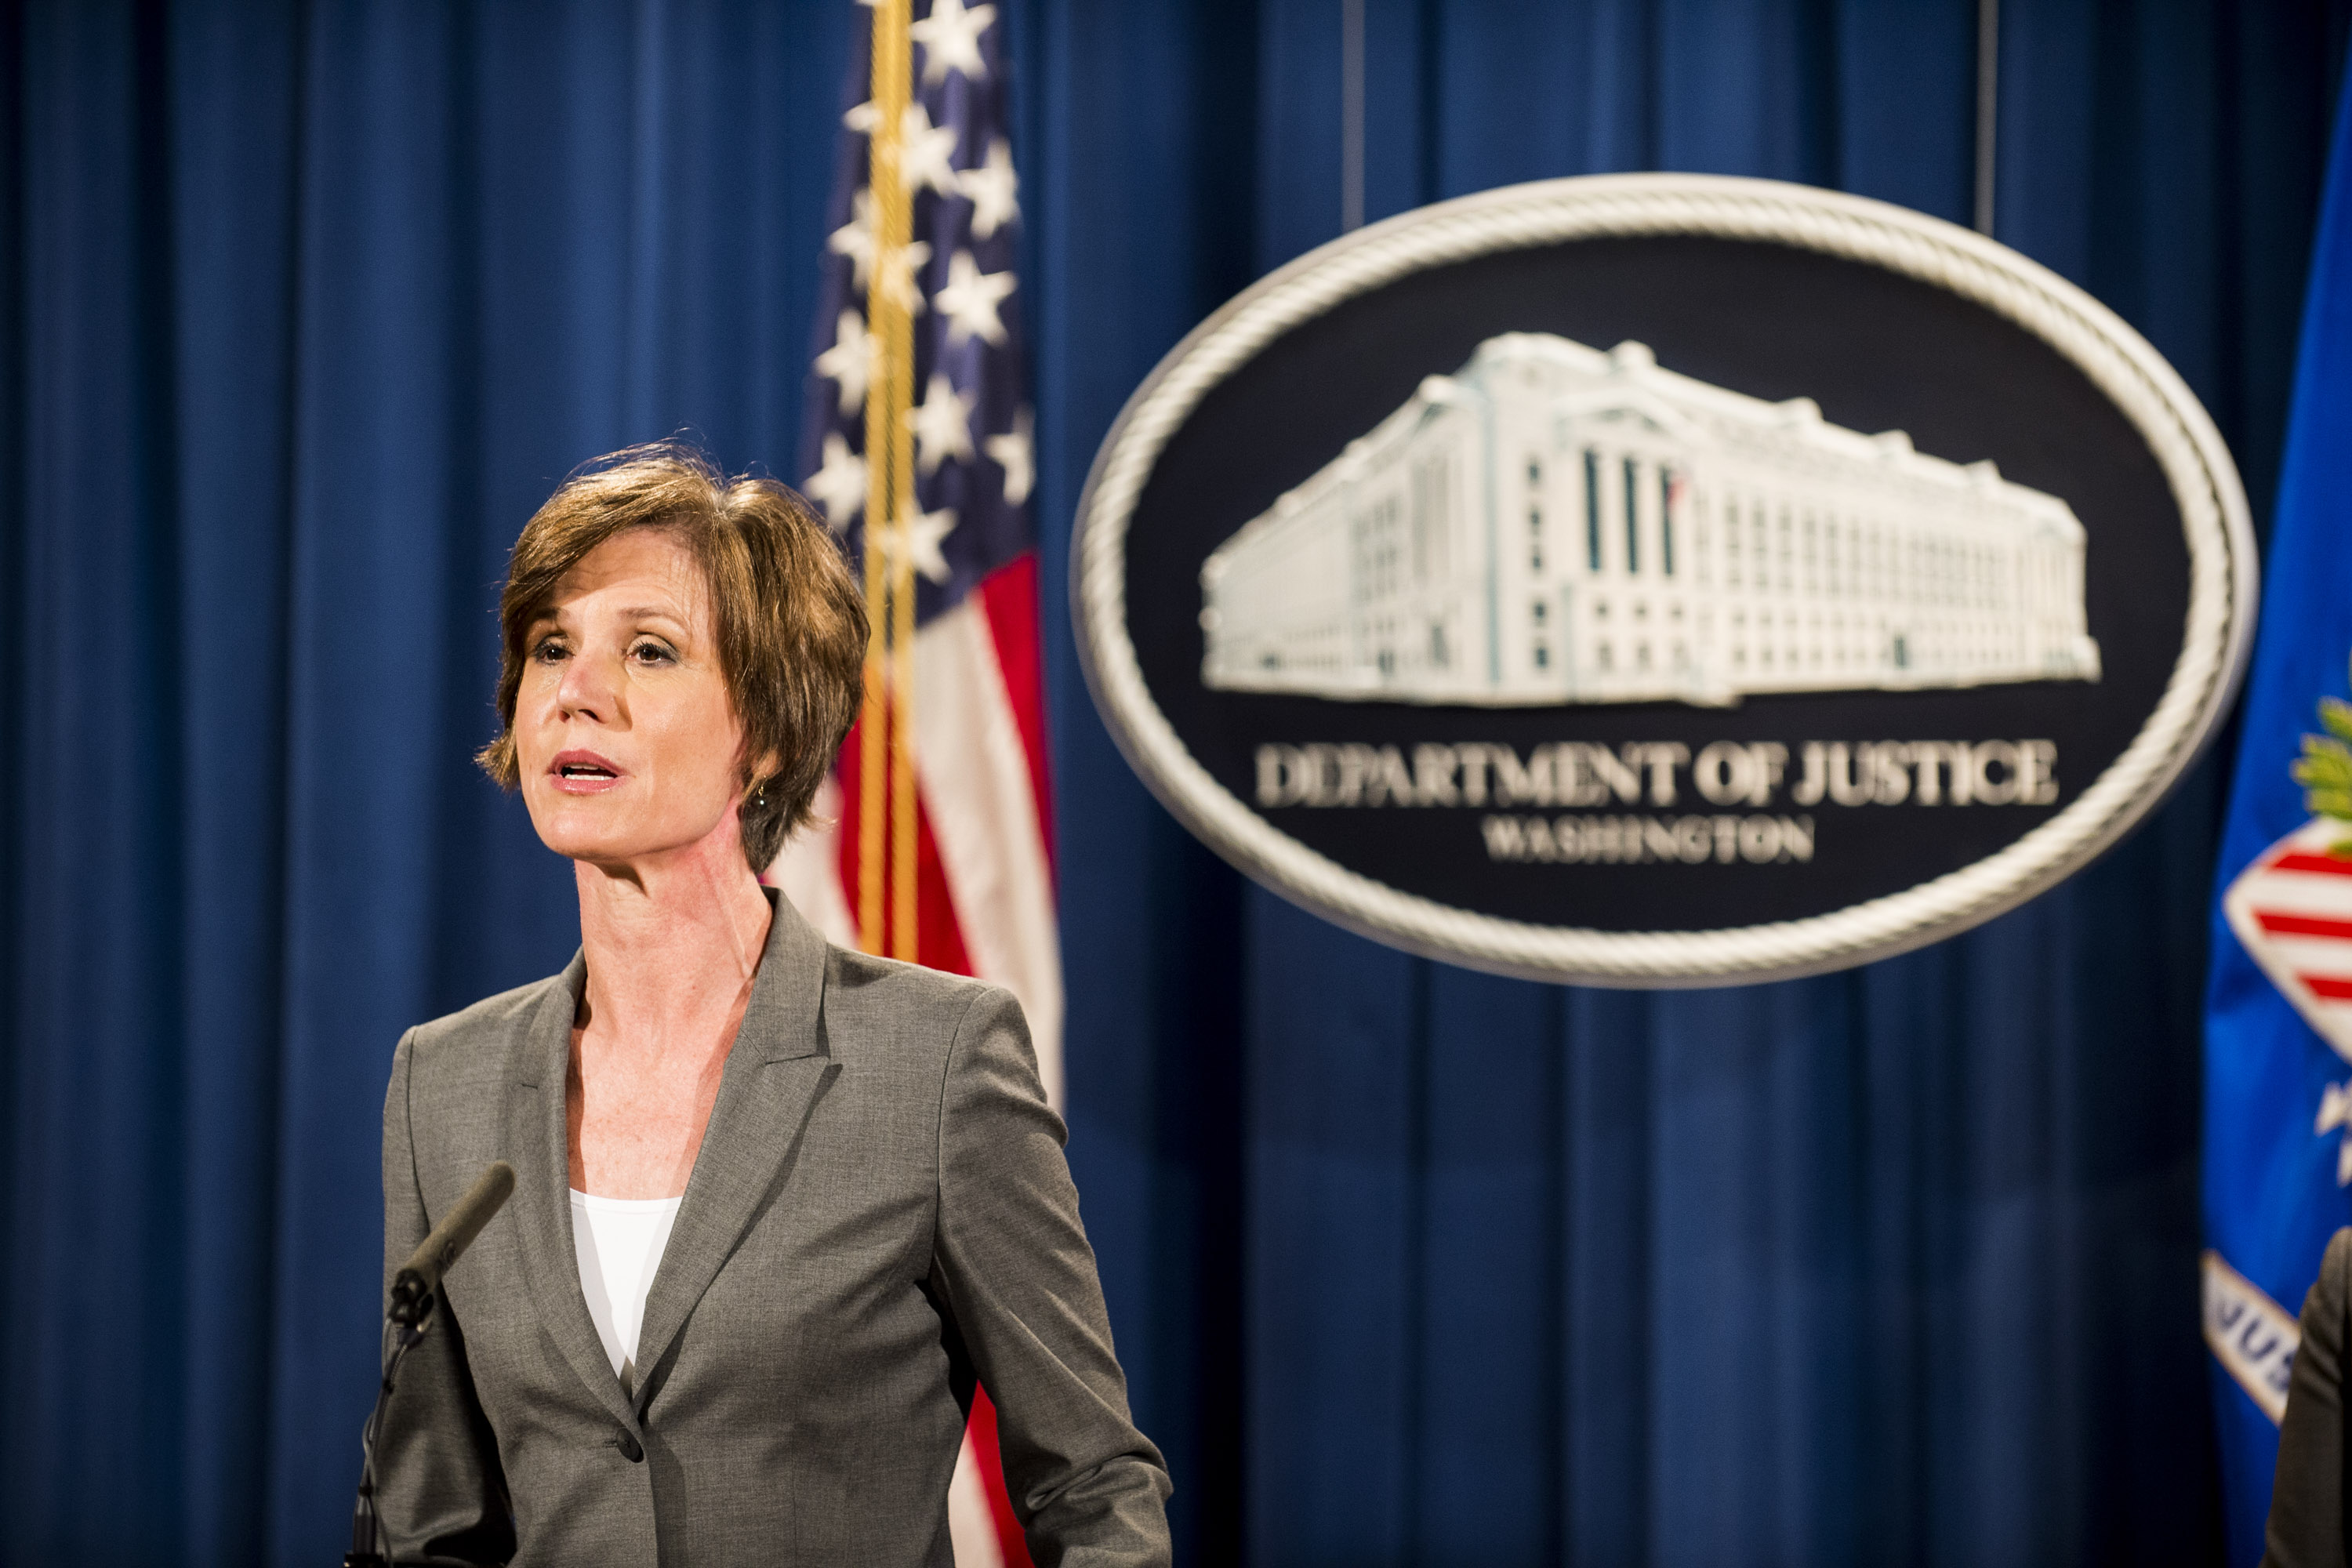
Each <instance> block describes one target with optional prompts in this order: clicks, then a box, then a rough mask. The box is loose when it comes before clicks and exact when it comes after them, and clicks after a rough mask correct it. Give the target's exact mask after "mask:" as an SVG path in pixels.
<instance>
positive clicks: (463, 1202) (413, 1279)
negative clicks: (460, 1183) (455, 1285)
mask: <svg viewBox="0 0 2352 1568" xmlns="http://www.w3.org/2000/svg"><path fill="white" fill-rule="evenodd" d="M514 1184H515V1175H514V1167H513V1166H512V1165H509V1164H508V1163H506V1162H505V1161H504V1160H497V1161H493V1162H492V1163H491V1164H490V1167H489V1168H488V1170H486V1171H484V1172H483V1173H481V1174H480V1175H479V1176H478V1177H477V1178H476V1179H475V1181H474V1184H473V1185H472V1186H471V1187H469V1188H467V1190H466V1195H465V1196H464V1197H462V1198H459V1199H458V1200H457V1206H456V1207H455V1208H452V1209H451V1210H450V1211H449V1212H448V1213H447V1214H446V1215H442V1216H441V1223H440V1224H439V1225H436V1226H434V1227H433V1234H432V1235H430V1236H428V1237H425V1242H424V1245H423V1246H421V1247H418V1248H417V1249H416V1250H415V1252H414V1253H412V1254H411V1255H410V1256H409V1259H408V1261H407V1262H406V1263H404V1264H403V1265H402V1266H401V1269H400V1272H399V1273H397V1274H394V1276H393V1277H392V1304H391V1306H390V1307H389V1308H387V1309H386V1310H385V1311H384V1316H385V1317H387V1318H389V1319H391V1320H392V1321H394V1322H395V1323H398V1324H399V1325H400V1326H401V1327H402V1328H404V1329H414V1328H415V1327H416V1326H417V1325H418V1324H419V1323H422V1322H423V1321H425V1319H426V1318H428V1317H430V1316H432V1314H433V1298H434V1296H435V1295H436V1293H437V1292H438V1291H439V1290H440V1289H441V1276H442V1275H443V1274H445V1273H446V1272H447V1271H448V1268H449V1266H450V1265H451V1264H453V1263H455V1262H457V1257H458V1255H459V1254H460V1253H462V1252H464V1251H465V1250H466V1248H467V1247H470V1246H472V1245H473V1241H474V1237H478V1236H479V1235H481V1234H482V1227H483V1226H486V1225H488V1224H489V1223H490V1216H491V1215H494V1214H496V1213H498V1212H499V1208H500V1207H502V1206H503V1205H505V1203H506V1201H507V1198H508V1196H509V1194H512V1193H513V1192H514Z"/></svg>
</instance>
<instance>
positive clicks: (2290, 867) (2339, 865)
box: [2271, 855, 2352, 877]
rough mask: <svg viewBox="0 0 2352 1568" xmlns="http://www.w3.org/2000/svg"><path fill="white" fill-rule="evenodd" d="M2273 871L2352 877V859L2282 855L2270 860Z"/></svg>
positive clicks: (2331, 856)
mask: <svg viewBox="0 0 2352 1568" xmlns="http://www.w3.org/2000/svg"><path fill="white" fill-rule="evenodd" d="M2271 869H2272V870H2273V871H2313V872H2317V873H2319V874H2321V875H2323V876H2329V877H2352V860H2340V859H2338V858H2336V857H2335V856H2333V855H2282V856H2280V857H2279V858H2277V859H2276V860H2273V862H2271Z"/></svg>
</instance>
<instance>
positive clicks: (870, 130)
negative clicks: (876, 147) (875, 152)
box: [841, 98, 882, 136]
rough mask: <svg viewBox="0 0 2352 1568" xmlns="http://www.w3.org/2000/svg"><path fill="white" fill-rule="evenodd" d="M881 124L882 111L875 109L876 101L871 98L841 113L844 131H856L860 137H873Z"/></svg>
mask: <svg viewBox="0 0 2352 1568" xmlns="http://www.w3.org/2000/svg"><path fill="white" fill-rule="evenodd" d="M881 122H882V115H881V111H880V110H877V109H876V108H875V107H874V100H872V99H870V98H869V99H867V100H866V101H865V102H863V103H861V104H858V105H857V106H856V107H855V108H853V109H845V110H842V112H841V125H842V129H843V130H845V131H855V132H857V134H859V135H860V136H871V135H873V134H874V128H875V127H876V126H877V125H879V124H880V123H881Z"/></svg>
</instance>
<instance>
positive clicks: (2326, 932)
mask: <svg viewBox="0 0 2352 1568" xmlns="http://www.w3.org/2000/svg"><path fill="white" fill-rule="evenodd" d="M2254 919H2255V920H2256V921H2258V922H2259V923H2260V924H2261V926H2262V928H2263V930H2264V931H2272V932H2274V933H2276V934H2277V935H2280V936H2336V937H2352V921H2338V920H2326V919H2323V918H2321V917H2320V916H2317V915H2290V914H2282V913H2280V912H2278V911H2277V910H2255V911H2254Z"/></svg>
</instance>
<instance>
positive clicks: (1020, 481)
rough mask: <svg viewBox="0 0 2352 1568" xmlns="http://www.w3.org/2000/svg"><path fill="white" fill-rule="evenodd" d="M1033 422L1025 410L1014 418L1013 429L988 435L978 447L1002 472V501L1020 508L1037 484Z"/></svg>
mask: <svg viewBox="0 0 2352 1568" xmlns="http://www.w3.org/2000/svg"><path fill="white" fill-rule="evenodd" d="M1034 430H1035V421H1034V419H1032V418H1031V416H1030V414H1029V410H1028V409H1026V408H1024V409H1023V410H1022V411H1021V412H1020V413H1018V414H1016V415H1014V416H1013V428H1012V429H1010V430H1008V431H1006V432H1005V433H1004V434H1003V435H1002V436H991V437H989V438H988V439H987V440H985V441H982V443H981V444H980V445H981V447H982V450H984V451H986V452H987V454H988V455H989V456H990V457H992V458H995V459H996V464H997V467H999V468H1003V470H1004V502H1005V504H1006V505H1007V506H1019V505H1020V504H1021V503H1022V502H1023V501H1025V500H1028V499H1029V491H1030V489H1031V488H1032V487H1033V486H1034V485H1035V484H1036V482H1037V443H1036V437H1035V434H1034Z"/></svg>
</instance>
